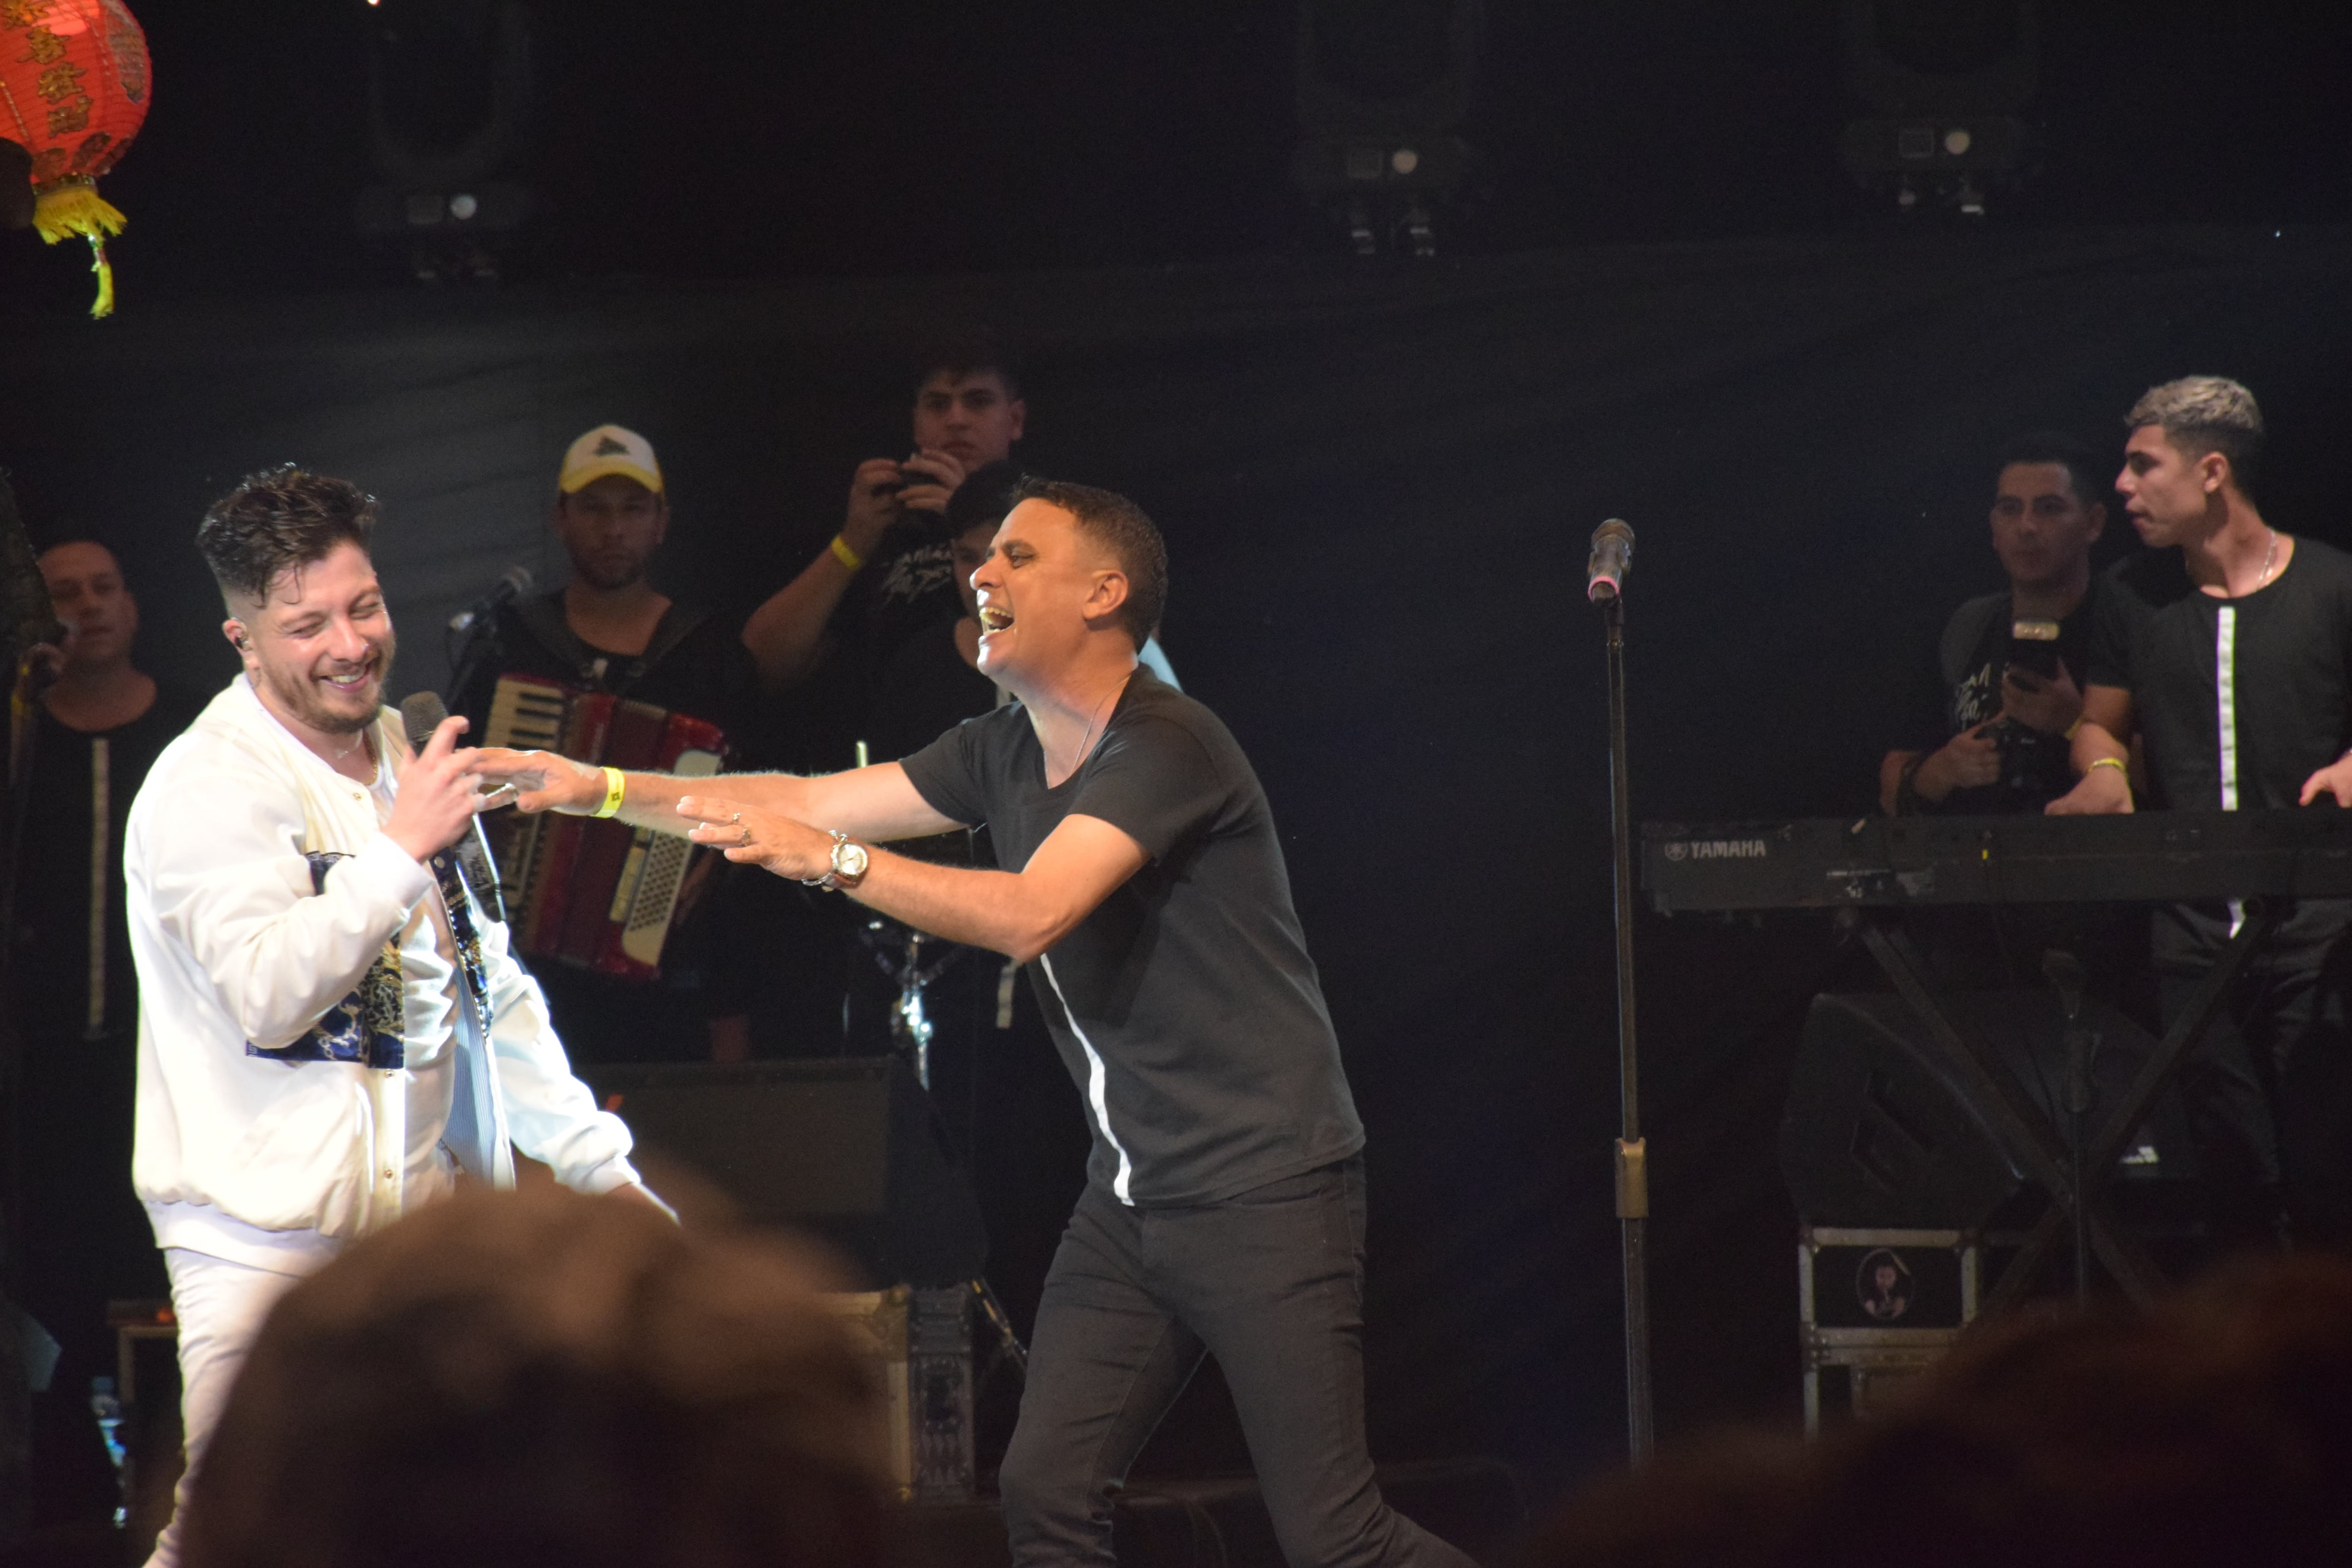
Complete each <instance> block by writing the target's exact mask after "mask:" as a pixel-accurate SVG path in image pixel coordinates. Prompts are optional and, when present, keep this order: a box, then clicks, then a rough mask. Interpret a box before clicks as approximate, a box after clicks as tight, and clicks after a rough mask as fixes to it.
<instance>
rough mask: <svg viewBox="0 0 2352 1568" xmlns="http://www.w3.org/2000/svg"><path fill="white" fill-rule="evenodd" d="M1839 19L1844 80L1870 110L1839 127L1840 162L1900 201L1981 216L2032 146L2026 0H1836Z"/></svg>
mask: <svg viewBox="0 0 2352 1568" xmlns="http://www.w3.org/2000/svg"><path fill="white" fill-rule="evenodd" d="M1842 20H1843V36H1844V47H1845V77H1846V85H1847V87H1848V88H1849V89H1851V90H1852V91H1853V94H1854V96H1855V97H1856V98H1859V99H1860V100H1863V102H1864V104H1866V105H1867V106H1868V107H1869V108H1870V109H1871V110H1873V112H1872V113H1871V114H1869V115H1867V116H1865V117H1863V118H1860V119H1856V120H1854V121H1851V122H1849V123H1848V124H1847V126H1846V128H1845V133H1844V135H1843V138H1841V142H1840V147H1839V152H1840V155H1841V157H1842V158H1843V162H1844V163H1845V166H1846V168H1847V170H1848V171H1849V172H1850V173H1851V174H1853V176H1854V178H1855V180H1856V181H1857V182H1858V183H1860V184H1862V185H1863V187H1864V189H1866V190H1871V191H1874V192H1878V193H1881V194H1885V193H1890V192H1891V193H1892V194H1893V195H1894V197H1895V205H1897V206H1898V207H1900V208H1902V209H1903V210H1905V211H1921V210H1931V209H1935V210H1954V211H1958V212H1959V213H1962V214H1964V215H1966V216H1970V217H1981V216H1984V212H1985V195H1986V192H1987V191H1988V189H1990V186H1991V185H1992V184H1993V183H1994V182H1996V181H2007V180H2014V179H2015V178H2017V177H2019V174H2020V173H2021V167H2022V165H2023V163H2024V160H2025V155H2026V153H2027V152H2028V150H2029V141H2030V138H2029V134H2028V132H2027V128H2026V123H2025V121H2024V119H2023V118H2022V116H2023V114H2024V111H2025V110H2026V108H2027V107H2028V106H2029V105H2030V104H2031V103H2032V100H2033V95H2034V92H2035V90H2036V89H2037V88H2038V87H2039V85H2040V74H2041V73H2040V54H2041V47H2040V45H2041V29H2040V18H2039V17H2038V16H2037V15H2036V11H2035V7H2034V0H1843V17H1842Z"/></svg>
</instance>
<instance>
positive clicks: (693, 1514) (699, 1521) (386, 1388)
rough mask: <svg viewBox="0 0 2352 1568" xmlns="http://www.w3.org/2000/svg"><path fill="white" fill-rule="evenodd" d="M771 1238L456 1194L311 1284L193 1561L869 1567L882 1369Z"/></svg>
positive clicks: (231, 1567) (877, 1489)
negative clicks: (869, 1360)
mask: <svg viewBox="0 0 2352 1568" xmlns="http://www.w3.org/2000/svg"><path fill="white" fill-rule="evenodd" d="M827 1283H828V1281H826V1280H825V1279H824V1278H823V1277H822V1276H821V1275H819V1274H817V1273H816V1272H815V1271H814V1269H813V1268H810V1267H809V1266H808V1265H807V1262H806V1260H804V1259H802V1258H798V1257H796V1256H795V1255H794V1254H793V1253H792V1252H791V1251H790V1249H789V1248H788V1247H786V1245H785V1244H784V1243H783V1242H782V1240H781V1239H779V1238H775V1237H766V1236H761V1235H759V1234H757V1233H753V1232H750V1231H738V1230H717V1231H713V1230H707V1229H698V1228H687V1229H681V1228H680V1227H679V1226H677V1225H674V1224H672V1223H671V1222H670V1221H669V1220H667V1219H666V1218H664V1217H663V1216H662V1215H658V1214H656V1213H655V1212H654V1211H653V1209H652V1208H651V1207H650V1206H649V1205H638V1204H629V1203H624V1202H621V1201H619V1200H616V1199H614V1198H610V1197H596V1198H592V1197H586V1196H583V1195H582V1194H577V1193H571V1192H566V1191H563V1190H562V1189H560V1188H547V1189H542V1190H540V1191H537V1192H522V1193H512V1192H509V1193H488V1192H475V1193H470V1194H459V1195H457V1196H455V1197H452V1198H449V1199H447V1200H446V1201H444V1202H442V1203H439V1204H436V1205H430V1206H428V1207H427V1208H425V1209H424V1210H422V1211H421V1212H419V1213H417V1214H415V1215H409V1216H408V1217H407V1218H404V1219H403V1220H402V1221H401V1222H400V1223H399V1224H398V1225H396V1226H389V1227H387V1228H385V1229H384V1230H383V1231H381V1232H379V1233H378V1234H376V1235H373V1236H371V1237H366V1238H364V1239H362V1240H361V1241H359V1242H357V1243H356V1244H354V1245H353V1246H352V1247H350V1248H349V1249H348V1250H346V1251H345V1252H343V1253H342V1254H341V1256H340V1257H338V1258H335V1259H334V1260H333V1261H332V1262H331V1263H329V1264H328V1265H327V1266H326V1267H325V1268H322V1269H320V1271H319V1272H318V1273H316V1274H314V1275H312V1276H310V1278H309V1279H305V1280H303V1281H302V1282H301V1283H300V1284H299V1285H297V1286H296V1287H295V1288H294V1289H292V1290H291V1291H289V1293H288V1294H287V1295H286V1297H285V1298H284V1299H283V1300H281V1301H280V1302H279V1303H278V1306H277V1308H276V1310H273V1311H272V1312H271V1313H270V1315H269V1319H268V1322H267V1323H266V1324H264V1325H263V1327H262V1330H261V1332H260V1335H259V1337H258V1338H257V1340H256V1341H255V1343H254V1346H253V1351H252V1353H251V1355H250V1356H249V1357H248V1358H247V1361H246V1363H245V1365H244V1367H243V1369H242V1370H241V1372H240V1373H238V1376H237V1381H236V1388H235V1390H234V1391H233V1392H232V1393H231V1394H230V1396H229V1400H228V1405H227V1406H226V1409H225V1410H224V1411H223V1412H222V1414H221V1418H220V1423H219V1426H218V1427H217V1428H216V1429H215V1433H214V1435H213V1438H212V1441H211V1444H210V1446H209V1447H207V1449H206V1450H205V1463H204V1464H203V1466H201V1467H200V1468H198V1470H197V1471H196V1474H195V1476H194V1480H193V1482H192V1483H191V1491H190V1495H189V1498H188V1503H187V1509H186V1513H185V1520H186V1523H185V1527H184V1528H185V1529H186V1531H187V1538H186V1543H185V1546H184V1556H185V1560H186V1562H187V1563H189V1565H190V1568H310V1565H314V1564H319V1563H347V1564H370V1563H375V1564H397V1563H436V1564H441V1565H444V1568H492V1565H499V1564H513V1563H578V1564H582V1565H583V1568H600V1565H604V1568H622V1565H624V1564H626V1565H628V1568H686V1565H688V1564H691V1565H693V1568H836V1565H838V1568H878V1564H879V1563H881V1561H882V1558H883V1550H882V1547H883V1540H882V1537H883V1531H884V1528H885V1525H884V1511H883V1510H884V1495H883V1488H884V1485H885V1483H886V1477H885V1475H884V1464H885V1439H884V1426H885V1421H884V1415H885V1412H884V1408H883V1405H882V1398H881V1389H880V1386H879V1383H880V1380H879V1378H878V1376H877V1373H878V1371H879V1369H878V1367H876V1366H873V1365H871V1364H870V1363H866V1362H864V1361H861V1360H860V1358H859V1356H858V1354H857V1352H856V1349H855V1347H854V1345H853V1342H852V1341H851V1338H850V1335H849V1327H848V1325H847V1324H845V1322H843V1321H841V1319H840V1318H839V1317H838V1316H836V1315H835V1313H834V1312H832V1311H829V1310H826V1308H825V1307H824V1304H823V1302H822V1300H821V1298H819V1297H818V1296H817V1295H816V1294H815V1291H816V1289H819V1288H822V1287H824V1285H826V1284H827Z"/></svg>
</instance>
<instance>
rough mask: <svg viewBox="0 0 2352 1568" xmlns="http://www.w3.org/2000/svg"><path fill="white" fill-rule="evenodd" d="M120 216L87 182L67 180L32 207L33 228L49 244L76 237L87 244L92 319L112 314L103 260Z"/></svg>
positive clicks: (109, 273) (109, 274)
mask: <svg viewBox="0 0 2352 1568" xmlns="http://www.w3.org/2000/svg"><path fill="white" fill-rule="evenodd" d="M124 222H125V219H124V218H123V216H122V215H121V213H120V212H117V211H116V210H115V209H114V207H113V206H112V205H110V204H109V203H108V202H107V200H106V198H105V197H103V196H101V195H99V194H98V186H97V185H96V184H92V183H91V182H90V181H88V180H66V181H62V182H60V183H58V184H54V185H51V186H50V187H48V189H47V190H45V191H43V192H41V194H40V195H39V197H38V198H37V200H36V201H35V202H34V204H33V226H34V227H35V228H37V229H38V230H40V234H41V238H42V239H43V240H45V241H47V243H48V244H50V245H55V244H57V243H58V241H59V240H61V239H64V238H67V237H69V236H73V235H79V236H80V237H83V238H84V239H87V240H89V249H90V257H91V260H90V264H89V269H90V270H91V271H93V272H95V273H97V274H98V300H97V302H96V303H94V304H93V305H91V306H90V308H89V313H90V316H91V318H92V319H93V320H103V319H104V318H106V317H108V316H110V315H112V314H113V313H114V268H113V265H112V264H111V263H110V262H109V261H108V260H107V259H106V240H107V237H108V236H110V235H116V234H121V232H122V226H123V223H124Z"/></svg>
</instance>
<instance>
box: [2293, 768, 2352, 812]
mask: <svg viewBox="0 0 2352 1568" xmlns="http://www.w3.org/2000/svg"><path fill="white" fill-rule="evenodd" d="M2321 795H2334V796H2335V797H2336V805H2352V757H2338V758H2336V760H2335V761H2334V762H2332V763H2328V764H2327V766H2326V767H2324V768H2322V769H2320V770H2319V771H2318V772H2317V773H2314V774H2312V775H2311V776H2310V777H2309V778H2307V779H2305V780H2304V781H2303V795H2302V796H2301V797H2300V798H2299V799H2298V801H2297V802H2296V804H2297V805H2310V804H2311V803H2312V802H2313V801H2315V800H2317V799H2318V798H2319V797H2320V796H2321Z"/></svg>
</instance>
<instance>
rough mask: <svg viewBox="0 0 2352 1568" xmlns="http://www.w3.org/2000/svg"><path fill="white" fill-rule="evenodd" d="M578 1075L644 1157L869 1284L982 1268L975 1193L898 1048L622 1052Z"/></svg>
mask: <svg viewBox="0 0 2352 1568" xmlns="http://www.w3.org/2000/svg"><path fill="white" fill-rule="evenodd" d="M583 1076H584V1077H585V1078H586V1079H587V1080H588V1082H589V1084H590V1085H591V1087H593V1089H595V1091H596V1096H597V1098H598V1099H599V1100H601V1101H602V1102H603V1103H604V1106H605V1107H606V1109H608V1110H613V1111H614V1112H616V1113H618V1115H619V1116H620V1118H621V1120H622V1121H625V1122H627V1123H628V1125H629V1131H630V1132H631V1133H632V1134H633V1135H634V1136H635V1139H636V1141H637V1144H638V1147H639V1148H640V1149H641V1150H642V1151H644V1152H646V1154H647V1155H648V1156H652V1157H656V1158H657V1159H658V1160H660V1161H667V1162H668V1163H672V1164H675V1165H680V1166H684V1167H685V1168H687V1169H688V1170H690V1171H692V1172H693V1173H696V1174H697V1175H699V1176H701V1177H703V1178H704V1179H705V1180H707V1181H709V1183H711V1184H713V1185H714V1186H716V1187H718V1188H719V1190H720V1191H721V1192H723V1193H724V1194H726V1195H727V1196H728V1197H729V1198H730V1199H731V1200H732V1201H733V1202H734V1203H735V1204H736V1205H738V1207H739V1208H740V1211H741V1214H742V1216H743V1217H744V1218H745V1219H747V1220H750V1221H751V1222H752V1223H754V1224H760V1225H774V1226H793V1227H795V1228H798V1229H802V1230H808V1231H813V1232H814V1233H815V1234H817V1235H819V1236H821V1237H824V1238H825V1239H826V1240H828V1241H831V1242H832V1243H833V1244H834V1245H835V1247H839V1248H841V1249H842V1250H843V1251H844V1252H845V1253H847V1254H848V1255H849V1257H850V1258H852V1259H853V1260H854V1261H856V1263H857V1264H858V1265H859V1266H860V1267H861V1268H863V1269H864V1270H865V1271H866V1274H867V1275H868V1276H869V1278H870V1282H871V1283H873V1284H876V1285H895V1284H901V1283H903V1284H909V1285H916V1286H923V1287H937V1286H947V1285H956V1284H961V1283H962V1282H963V1281H965V1280H967V1279H979V1278H980V1277H981V1268H982V1263H983V1262H984V1261H985V1259H986V1256H987V1250H988V1245H987V1237H986V1236H985V1234H984V1233H983V1232H982V1228H981V1223H980V1205H979V1204H978V1202H977V1200H976V1199H975V1198H974V1197H973V1195H972V1192H971V1183H970V1182H969V1181H968V1180H967V1179H966V1177H965V1175H964V1173H963V1172H962V1171H961V1170H960V1169H958V1168H957V1167H956V1166H955V1164H954V1163H952V1162H950V1160H949V1158H948V1155H947V1153H946V1149H945V1145H944V1142H942V1140H941V1138H940V1133H939V1129H938V1127H937V1124H936V1122H935V1120H934V1117H933V1113H932V1110H931V1104H930V1097H929V1095H927V1094H926V1093H925V1092H924V1090H923V1089H922V1086H921V1085H920V1084H919V1083H918V1082H916V1080H915V1076H914V1072H913V1069H912V1068H909V1067H908V1065H907V1064H906V1062H905V1061H904V1060H903V1059H901V1058H897V1057H839V1058H814V1059H808V1060H799V1061H773V1062H756V1063H748V1064H745V1065H743V1066H740V1067H738V1066H725V1067H721V1066H710V1065H704V1064H701V1063H694V1064H671V1063H658V1064H642V1065H614V1066H610V1067H600V1068H585V1069H583Z"/></svg>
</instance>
